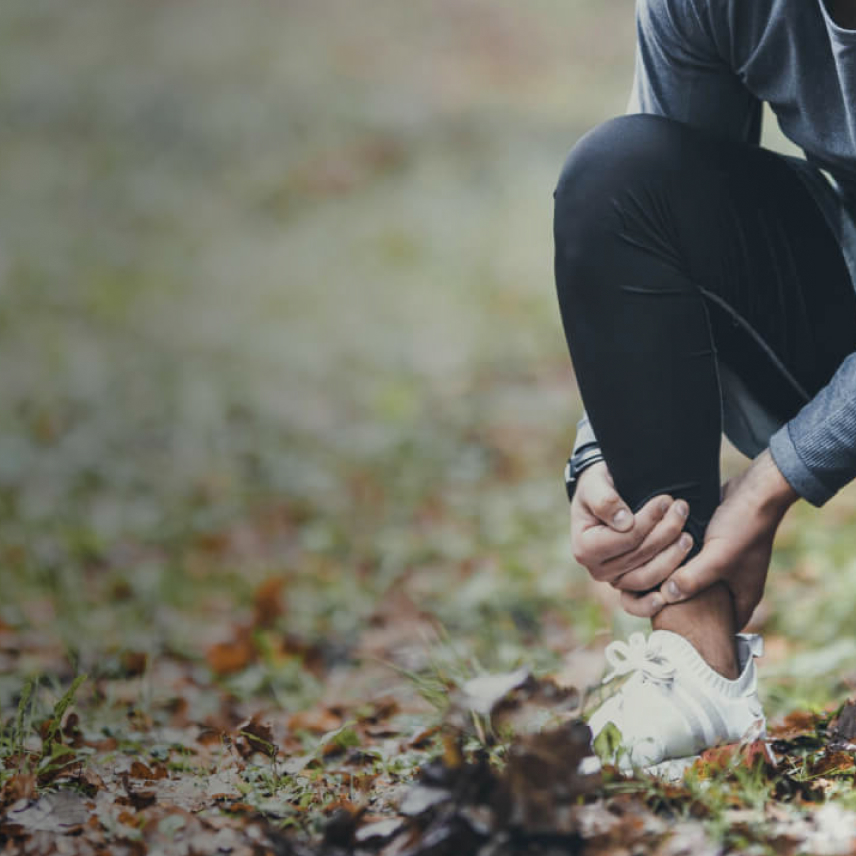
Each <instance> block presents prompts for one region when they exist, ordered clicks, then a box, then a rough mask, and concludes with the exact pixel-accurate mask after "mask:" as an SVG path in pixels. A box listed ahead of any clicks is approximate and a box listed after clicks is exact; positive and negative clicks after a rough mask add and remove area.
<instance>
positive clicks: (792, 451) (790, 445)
mask: <svg viewBox="0 0 856 856" xmlns="http://www.w3.org/2000/svg"><path fill="white" fill-rule="evenodd" d="M770 454H771V455H772V456H773V460H774V461H775V462H776V466H777V467H778V468H779V471H780V472H781V474H782V475H783V476H784V477H785V479H786V480H787V482H788V484H789V485H790V486H791V487H792V488H793V489H794V490H795V491H796V492H797V493H798V494H799V495H800V496H801V497H803V498H804V499H806V500H808V501H809V502H810V503H811V504H812V505H816V506H821V505H823V504H824V503H825V502H826V501H827V500H829V499H832V497H833V495H834V494H835V491H833V490H830V489H829V488H828V487H826V485H825V484H823V482H821V481H820V479H818V478H817V476H815V475H814V473H812V471H811V470H810V469H809V468H808V467H807V466H806V465H805V464H804V463H803V460H802V458H801V457H800V456H799V452H797V449H796V446H794V442H793V440H792V439H791V433H790V430H789V427H788V424H785V425H783V426H782V427H781V428H780V429H779V430H778V431H776V433H775V434H773V436H772V437H771V438H770Z"/></svg>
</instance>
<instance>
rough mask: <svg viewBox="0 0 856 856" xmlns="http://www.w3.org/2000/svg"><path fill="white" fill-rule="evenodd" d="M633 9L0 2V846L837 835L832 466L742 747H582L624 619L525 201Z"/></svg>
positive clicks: (790, 569) (471, 844)
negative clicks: (626, 773) (582, 519)
mask: <svg viewBox="0 0 856 856" xmlns="http://www.w3.org/2000/svg"><path fill="white" fill-rule="evenodd" d="M524 6H525V9H524V8H523V7H524ZM632 33H633V25H632V3H630V2H628V1H627V0H615V2H609V3H604V2H596V0H569V2H565V3H562V4H559V3H556V2H555V0H533V2H530V3H527V4H516V3H513V2H510V0H509V2H501V3H500V2H496V0H490V2H489V0H466V2H462V0H431V2H430V3H429V2H427V0H424V2H423V0H417V2H413V3H406V4H404V3H401V2H400V0H372V2H371V3H370V4H368V6H366V7H360V11H359V12H357V11H356V7H354V8H351V7H350V6H347V5H346V4H337V3H335V2H332V0H330V2H315V0H286V2H274V0H252V2H248V3H242V4H233V3H229V2H227V0H210V2H206V3H204V4H203V3H201V2H193V0H176V2H170V3H156V2H151V0H134V2H126V3H122V4H116V3H113V2H110V0H83V2H79V3H75V4H74V11H73V12H71V11H69V7H68V4H66V3H64V2H62V0H39V2H33V0H13V2H9V3H5V4H3V6H2V9H0V48H2V49H0V109H2V115H3V121H2V122H0V187H2V188H3V190H2V193H0V210H2V214H3V216H2V219H0V366H2V370H0V396H2V401H3V407H2V409H0V581H1V582H0V852H2V853H8V854H12V853H34V854H36V853H38V854H48V853H52V852H58V853H83V854H87V853H111V854H125V853H127V854H135V856H136V854H144V853H152V854H154V853H167V854H172V853H176V854H191V853H215V852H221V853H234V854H245V853H253V854H256V853H277V854H291V853H293V854H298V856H299V854H310V853H319V852H326V853H349V852H355V851H364V852H366V853H383V854H386V856H391V854H398V856H401V854H429V853H430V854H435V856H440V854H454V856H465V855H466V854H468V853H477V852H478V853H482V854H485V856H487V854H495V856H498V854H510V853H532V854H547V853H565V852H585V853H615V854H618V853H622V854H626V853H640V854H641V853H660V854H672V856H677V854H680V853H693V854H702V853H711V854H712V853H722V852H734V853H748V852H758V853H765V852H777V853H782V852H784V853H801V852H806V853H850V852H856V848H854V842H856V795H855V794H856V791H854V775H856V761H854V757H856V756H854V746H853V744H852V743H851V738H853V736H854V732H856V728H854V718H856V717H854V712H853V708H851V707H849V706H847V705H846V702H847V700H848V698H849V697H850V696H851V695H854V694H856V689H854V688H855V687H856V666H854V663H856V637H854V633H853V631H854V623H853V619H852V604H853V602H854V600H856V559H854V546H856V537H854V534H853V533H854V532H856V528H854V523H856V492H854V491H853V490H847V491H845V492H843V493H842V494H841V495H840V496H838V497H836V499H835V500H833V501H832V502H831V503H829V505H828V506H827V507H826V508H824V509H823V511H817V510H814V509H811V508H809V507H807V506H805V505H804V504H802V505H800V506H798V507H796V508H795V509H794V510H793V512H792V513H791V514H790V515H789V517H788V518H787V520H786V521H785V524H784V526H783V528H782V531H781V534H780V537H779V539H778V542H777V547H776V552H775V555H774V559H773V569H772V572H771V583H770V591H769V593H768V596H767V598H766V600H765V602H764V604H763V606H762V608H761V609H760V610H759V612H758V614H757V615H756V618H755V620H754V624H755V627H756V629H758V630H760V631H761V632H763V633H764V635H765V637H766V642H767V653H766V655H765V657H764V658H763V659H762V661H761V675H762V678H761V692H762V695H763V700H764V703H765V706H766V709H767V711H768V714H769V717H770V719H771V722H773V723H774V724H775V730H774V731H773V733H774V735H775V737H776V741H775V742H774V743H773V744H772V746H771V747H770V749H771V752H768V751H767V750H766V749H764V748H763V747H760V746H758V745H749V746H745V747H732V749H730V750H727V751H722V752H717V753H712V754H711V755H709V756H708V757H706V758H705V759H703V760H702V761H700V762H699V763H698V764H696V766H695V767H694V768H693V769H692V770H691V771H690V773H689V774H688V775H687V777H686V778H685V780H683V781H681V782H678V783H675V784H672V785H665V784H662V783H659V782H657V781H655V780H652V779H650V778H647V777H645V776H644V775H638V776H636V777H633V778H629V779H625V778H622V777H620V776H618V775H617V774H616V773H615V772H614V771H610V770H609V769H606V770H604V771H602V772H601V773H587V772H585V771H587V770H589V769H590V767H589V766H586V765H585V764H584V765H583V768H582V771H581V770H580V768H579V762H580V761H581V760H582V759H583V758H584V757H585V755H586V754H587V751H588V750H587V741H586V739H585V736H584V729H583V730H581V729H580V726H579V725H578V717H579V715H580V713H581V707H582V705H583V703H584V701H585V700H586V699H589V698H591V695H590V694H589V693H588V692H587V690H588V688H590V687H593V686H596V685H597V683H598V681H599V680H600V678H601V675H602V672H603V666H604V662H603V648H604V646H605V645H606V643H607V642H608V641H609V640H610V639H612V638H613V637H614V636H618V637H621V638H623V637H625V636H626V635H627V633H629V632H630V631H631V630H633V629H636V628H638V627H639V626H640V625H639V623H638V622H634V621H633V620H631V619H629V618H627V617H626V616H623V615H622V614H621V613H620V612H619V611H618V610H617V609H616V607H615V603H614V601H613V599H612V598H611V597H610V596H609V594H608V593H605V592H604V591H602V590H601V589H600V588H598V587H596V586H594V585H592V584H591V583H590V582H589V581H588V578H587V575H586V574H585V573H584V572H583V571H582V569H580V568H579V567H577V566H576V565H575V564H574V563H573V561H572V558H571V555H570V545H569V541H568V532H567V504H566V500H565V499H564V495H563V490H564V489H563V485H562V481H561V470H562V464H563V462H564V459H565V457H566V455H567V451H568V447H569V444H570V442H571V439H572V436H573V430H574V423H575V420H576V418H577V416H578V414H579V400H578V397H577V395H576V391H575V387H574V383H573V378H572V375H571V372H570V368H569V363H568V358H567V353H566V349H565V344H564V341H563V338H562V333H561V328H560V324H559V320H558V315H557V312H556V306H555V297H554V294H553V286H552V271H551V266H552V263H551V252H552V250H551V244H550V241H551V238H550V216H551V210H550V209H551V191H552V187H553V184H554V181H555V177H556V175H557V173H558V170H559V168H560V166H561V163H562V161H563V158H564V156H565V153H566V152H567V150H568V149H569V147H570V146H571V144H572V143H573V141H574V140H575V139H577V138H578V137H579V136H580V135H581V134H582V133H583V132H584V131H585V130H586V129H587V128H589V127H591V126H593V125H594V124H596V123H597V122H598V121H600V120H602V119H604V118H606V117H608V116H610V115H612V114H615V113H618V112H620V111H621V110H622V108H623V104H624V101H625V95H626V91H627V88H628V86H629V80H630V76H631V74H632ZM723 466H724V471H725V472H733V471H735V469H736V468H739V467H740V466H742V464H741V462H740V460H739V459H738V457H737V456H736V454H735V453H730V452H726V453H725V455H724V464H723ZM489 674H490V675H495V676H496V677H495V678H494V679H493V680H491V681H485V680H482V681H480V682H479V681H477V682H476V683H475V684H473V683H472V682H471V681H472V679H474V678H478V677H479V676H485V675H489ZM536 726H537V729H540V730H537V729H536V730H535V731H534V733H533V728H535V727H536Z"/></svg>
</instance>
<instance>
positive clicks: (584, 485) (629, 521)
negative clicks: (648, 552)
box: [577, 464, 633, 532]
mask: <svg viewBox="0 0 856 856" xmlns="http://www.w3.org/2000/svg"><path fill="white" fill-rule="evenodd" d="M608 476H609V471H608V470H607V468H606V466H605V465H604V466H601V465H600V464H595V465H594V466H592V467H589V470H588V471H586V472H585V473H583V475H582V476H580V483H579V485H578V486H577V490H579V491H581V494H580V500H581V502H582V503H583V505H585V506H586V507H587V508H588V510H589V511H590V512H591V513H592V514H593V515H594V516H595V517H596V518H597V519H598V520H600V522H601V523H603V524H604V525H606V526H608V527H610V528H611V529H614V530H615V531H616V532H627V531H628V530H629V529H631V528H632V527H633V514H632V512H631V511H630V509H629V508H628V507H627V505H626V503H625V502H624V501H623V500H622V499H621V497H620V496H619V495H618V491H616V489H615V488H614V487H613V486H612V482H611V480H610V479H609V477H608Z"/></svg>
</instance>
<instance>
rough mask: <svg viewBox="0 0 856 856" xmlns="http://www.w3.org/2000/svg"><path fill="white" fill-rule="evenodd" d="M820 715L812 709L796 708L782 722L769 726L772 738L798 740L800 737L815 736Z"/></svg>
mask: <svg viewBox="0 0 856 856" xmlns="http://www.w3.org/2000/svg"><path fill="white" fill-rule="evenodd" d="M818 721H819V717H818V715H817V714H816V713H812V711H810V710H794V711H792V712H791V713H789V714H788V715H787V716H786V717H785V718H784V720H783V721H782V722H780V723H777V724H775V725H771V726H770V728H769V734H770V738H771V739H772V740H796V739H798V738H800V737H814V735H815V732H816V731H817V724H818Z"/></svg>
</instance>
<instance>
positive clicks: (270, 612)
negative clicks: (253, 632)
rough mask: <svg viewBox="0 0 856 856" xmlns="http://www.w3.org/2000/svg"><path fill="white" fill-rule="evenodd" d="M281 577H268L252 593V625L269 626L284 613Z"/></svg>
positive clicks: (282, 580)
mask: <svg viewBox="0 0 856 856" xmlns="http://www.w3.org/2000/svg"><path fill="white" fill-rule="evenodd" d="M284 585H285V579H284V578H283V577H270V578H269V579H267V580H265V581H264V582H263V583H262V584H261V585H260V586H259V587H258V588H257V589H256V591H255V593H254V594H253V626H254V627H270V626H271V625H272V624H274V623H275V622H276V620H277V618H279V617H280V616H281V615H283V614H285V606H284V604H283V602H282V589H283V587H284Z"/></svg>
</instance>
